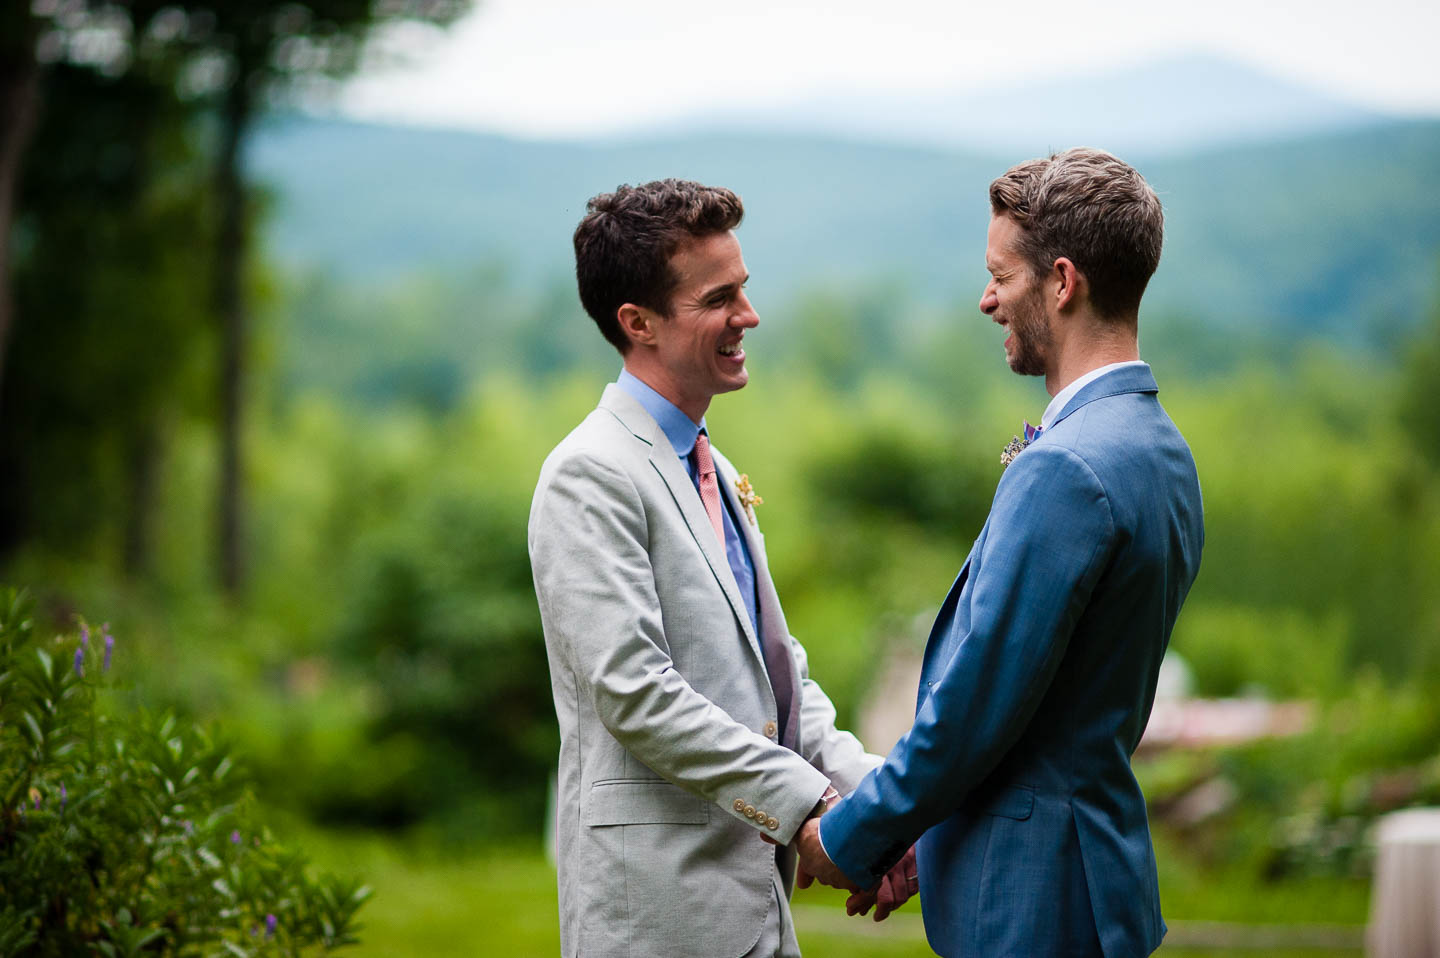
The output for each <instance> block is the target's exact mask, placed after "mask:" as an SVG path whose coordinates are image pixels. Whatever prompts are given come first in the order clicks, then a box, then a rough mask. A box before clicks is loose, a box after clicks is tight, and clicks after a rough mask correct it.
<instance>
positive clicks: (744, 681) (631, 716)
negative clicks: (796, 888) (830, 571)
mask: <svg viewBox="0 0 1440 958" xmlns="http://www.w3.org/2000/svg"><path fill="white" fill-rule="evenodd" d="M715 461H716V470H717V472H718V476H719V481H720V486H721V488H722V489H723V490H724V495H726V496H727V497H728V498H729V500H730V504H731V506H732V508H734V514H735V515H736V516H739V517H740V522H739V525H740V527H741V531H742V534H743V535H744V536H745V539H746V542H747V543H748V545H749V547H750V554H751V556H752V557H753V559H754V562H755V578H756V591H757V593H758V600H759V601H758V607H757V614H758V617H759V619H760V627H761V629H762V630H763V631H764V632H765V633H766V634H768V635H777V636H781V637H783V638H784V639H785V640H786V641H788V642H789V645H790V649H791V650H792V653H793V654H792V655H791V657H790V659H791V661H790V666H791V668H793V669H794V672H793V674H792V687H794V688H795V689H797V690H798V694H797V696H796V698H797V700H798V701H796V703H795V707H794V709H793V710H792V720H791V721H790V722H789V723H788V734H787V736H786V739H787V740H786V741H785V742H784V743H782V742H780V741H779V740H778V735H777V724H778V721H779V716H778V715H777V714H776V711H777V710H776V704H775V695H774V692H773V691H772V690H771V687H770V679H769V675H768V673H767V672H766V668H765V662H764V658H763V653H762V650H761V646H760V641H759V638H758V637H757V636H756V635H755V632H754V629H753V628H752V626H751V623H750V619H749V616H748V614H747V613H746V611H745V605H744V603H743V602H742V600H741V597H740V590H739V587H738V586H737V585H736V582H735V577H734V574H733V573H732V572H731V571H730V566H729V563H728V562H727V561H726V558H725V552H724V549H723V547H722V546H721V544H720V542H719V541H718V540H717V539H716V536H715V533H714V530H713V528H712V527H711V525H710V522H709V519H708V518H707V516H706V514H705V508H704V506H703V505H702V504H701V502H700V497H699V494H698V493H697V492H696V490H695V486H694V484H693V483H692V482H691V480H690V476H689V475H688V474H687V472H686V470H685V466H684V464H683V463H682V462H681V461H680V459H679V457H677V456H676V455H675V451H674V449H673V448H672V447H671V445H670V443H669V441H668V440H667V439H666V437H665V434H664V432H662V431H661V429H660V427H659V426H658V425H657V424H656V422H655V420H654V419H653V418H651V416H650V415H649V413H647V412H646V411H645V409H644V407H642V406H641V405H640V403H639V402H637V401H636V400H635V399H633V398H632V397H630V396H629V395H628V394H626V393H625V392H624V391H623V390H621V389H620V388H619V387H617V386H615V385H611V386H608V387H607V388H606V390H605V393H604V395H603V396H602V397H601V400H600V405H599V408H597V409H596V410H595V411H594V412H592V413H591V414H590V415H589V416H588V417H586V419H585V420H584V421H583V422H582V423H581V424H580V425H579V426H577V427H576V428H575V430H574V431H573V432H572V433H571V434H570V435H569V436H567V437H566V438H565V439H564V440H563V441H562V442H561V443H560V444H559V445H558V446H556V447H555V449H554V451H553V452H551V454H550V456H549V457H548V458H547V459H546V460H545V464H544V466H543V467H542V468H541V471H540V481H539V483H538V485H537V486H536V489H535V498H534V502H533V503H532V506H531V510H530V536H529V542H530V561H531V565H532V568H533V571H534V575H535V594H536V596H537V598H538V599H539V603H540V617H541V621H542V623H543V625H544V630H545V648H546V653H547V655H548V656H549V660H550V681H551V687H552V690H553V692H554V697H555V714H556V717H557V718H558V720H559V724H560V763H559V786H558V796H557V798H558V801H557V822H556V846H557V860H558V868H559V887H560V939H561V950H562V952H563V953H564V955H566V956H567V958H568V956H583V958H609V956H627V958H629V956H636V958H638V956H646V955H655V956H666V958H686V956H695V958H701V956H703V958H717V956H738V955H743V954H744V953H745V952H746V951H748V950H749V949H750V948H751V947H752V946H753V945H754V944H755V942H756V941H757V939H758V938H759V935H760V932H761V930H762V926H763V923H764V921H765V917H766V913H767V910H768V908H769V905H770V901H771V899H772V897H773V892H772V887H773V885H772V880H773V874H774V869H775V866H776V850H775V847H774V846H772V845H768V844H766V843H764V842H763V841H761V836H762V835H766V836H769V837H770V838H773V839H774V840H775V841H777V842H779V843H780V844H782V845H784V844H787V843H788V842H789V841H790V840H791V839H792V838H793V836H794V833H795V831H796V830H797V829H798V828H799V826H800V823H801V822H802V821H803V820H804V819H805V817H806V815H807V814H808V813H809V812H810V811H811V809H812V808H813V807H814V805H815V803H816V801H817V799H819V797H820V795H821V793H822V792H823V791H824V790H825V786H826V785H827V783H830V782H833V783H834V785H835V787H836V788H838V789H839V790H840V791H841V792H848V791H850V790H851V789H852V788H853V787H854V786H855V783H856V782H858V781H859V780H860V778H861V777H863V776H864V774H865V773H866V772H868V771H869V770H870V769H871V768H873V767H875V765H877V764H878V763H879V762H880V757H879V756H874V755H869V754H867V753H866V752H865V751H864V749H863V748H862V747H861V746H860V743H859V742H858V741H857V740H856V739H855V737H854V736H852V735H850V734H849V733H848V732H841V731H838V730H837V729H836V728H835V709H834V707H833V706H832V705H831V704H830V701H829V699H827V698H826V696H825V693H824V692H822V691H821V690H820V687H819V686H818V685H816V684H815V683H813V682H812V681H810V680H809V678H808V675H807V669H806V660H805V652H804V649H802V648H801V646H800V643H799V642H797V641H795V640H794V639H793V638H791V637H790V633H789V630H788V628H787V627H786V624H785V616H784V614H783V613H782V612H781V610H780V602H779V599H778V598H777V596H776V594H775V585H774V583H773V582H772V581H771V579H770V572H769V569H768V568H767V566H766V560H765V540H764V537H763V536H762V535H761V534H760V530H759V528H758V526H756V525H755V524H754V523H753V522H752V521H751V520H750V518H749V517H748V516H747V515H746V513H745V512H744V511H743V510H742V509H741V508H740V507H739V504H738V502H737V501H736V498H735V495H736V493H735V478H736V473H735V470H734V467H732V466H731V464H730V463H729V461H728V460H726V459H725V457H724V456H722V455H720V454H719V453H718V452H717V453H716V454H715ZM787 746H788V747H787ZM781 870H782V874H783V875H784V878H785V882H786V887H787V890H788V888H789V884H790V882H791V881H792V880H793V874H794V862H793V858H792V857H791V856H790V854H789V852H788V850H787V851H785V852H782V854H781Z"/></svg>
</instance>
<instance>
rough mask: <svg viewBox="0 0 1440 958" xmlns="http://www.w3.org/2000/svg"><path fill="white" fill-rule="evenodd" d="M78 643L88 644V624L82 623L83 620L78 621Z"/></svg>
mask: <svg viewBox="0 0 1440 958" xmlns="http://www.w3.org/2000/svg"><path fill="white" fill-rule="evenodd" d="M80 644H81V645H89V644H90V626H88V625H86V624H85V623H83V622H82V623H80Z"/></svg>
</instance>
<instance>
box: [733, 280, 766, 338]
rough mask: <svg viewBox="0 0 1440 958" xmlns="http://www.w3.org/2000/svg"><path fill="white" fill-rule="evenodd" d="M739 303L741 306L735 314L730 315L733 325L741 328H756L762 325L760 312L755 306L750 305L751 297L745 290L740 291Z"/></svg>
mask: <svg viewBox="0 0 1440 958" xmlns="http://www.w3.org/2000/svg"><path fill="white" fill-rule="evenodd" d="M737 305H738V306H739V307H740V308H739V309H738V310H736V312H735V315H733V316H731V317H730V325H731V326H736V327H738V328H740V329H754V328H755V327H756V326H759V325H760V314H759V313H757V312H755V307H754V306H752V305H750V297H748V296H746V295H745V291H744V290H741V291H740V299H739V301H738V303H737Z"/></svg>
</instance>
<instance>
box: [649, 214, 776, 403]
mask: <svg viewBox="0 0 1440 958" xmlns="http://www.w3.org/2000/svg"><path fill="white" fill-rule="evenodd" d="M670 269H671V270H672V271H673V272H674V274H675V276H676V277H677V279H678V282H677V283H676V286H675V291H674V293H673V294H672V295H671V297H670V315H669V316H668V317H665V316H658V315H656V314H655V313H653V312H650V311H649V310H643V313H644V314H648V315H645V317H644V318H645V321H646V327H647V329H648V330H649V332H648V336H647V337H646V338H645V339H639V341H637V343H636V348H632V349H631V350H630V351H629V352H628V353H627V354H626V356H625V364H626V368H627V369H630V371H631V372H632V373H633V374H635V375H636V376H638V377H639V378H640V379H642V380H644V381H645V382H646V383H648V384H649V385H650V387H651V388H653V389H654V390H655V391H656V392H658V393H660V394H661V395H662V396H664V397H665V398H666V399H669V400H670V401H671V402H673V403H674V404H675V405H676V406H678V407H679V408H680V410H681V411H682V412H684V413H685V414H686V415H687V416H689V417H690V418H691V419H693V420H695V421H696V422H699V421H700V419H701V417H702V416H704V415H705V410H706V409H707V408H709V405H710V400H711V399H713V398H714V397H715V396H718V395H719V394H721V393H728V392H733V391H734V390H736V389H740V388H741V387H743V386H744V385H745V384H746V383H747V382H749V381H750V373H749V372H748V371H747V370H746V369H745V350H744V349H743V348H742V347H741V343H740V341H741V339H743V338H744V336H745V331H746V330H748V329H753V328H754V327H755V326H757V325H758V324H759V323H760V317H759V316H757V315H756V314H755V309H754V307H752V306H751V305H750V300H749V298H747V297H746V295H745V283H746V281H747V280H748V279H749V278H750V274H749V272H748V271H747V270H746V269H745V260H744V259H743V258H742V257H741V255H740V241H739V240H738V239H736V238H735V234H734V233H733V232H725V233H714V234H712V235H710V236H704V237H699V238H697V239H694V240H691V241H690V242H687V243H684V244H683V245H681V247H680V248H679V249H678V250H676V252H675V255H673V256H671V257H670ZM621 322H622V325H624V324H625V320H624V319H623V317H622V320H621Z"/></svg>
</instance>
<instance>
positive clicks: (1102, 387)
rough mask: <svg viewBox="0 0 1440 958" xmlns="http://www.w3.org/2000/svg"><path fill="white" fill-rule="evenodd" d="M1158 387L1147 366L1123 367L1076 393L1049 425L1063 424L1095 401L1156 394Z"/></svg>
mask: <svg viewBox="0 0 1440 958" xmlns="http://www.w3.org/2000/svg"><path fill="white" fill-rule="evenodd" d="M1159 391H1160V387H1159V386H1157V385H1156V384H1155V374H1154V373H1153V372H1151V371H1150V367H1149V366H1125V367H1123V368H1121V369H1116V370H1113V371H1111V372H1108V373H1106V374H1105V375H1103V376H1101V377H1100V378H1099V379H1097V380H1095V381H1094V382H1092V383H1088V384H1087V385H1086V386H1085V388H1083V389H1081V390H1080V391H1079V392H1078V393H1076V394H1075V395H1074V396H1073V397H1072V398H1071V399H1070V401H1069V402H1067V403H1066V404H1065V408H1064V409H1062V410H1060V415H1058V416H1056V417H1055V422H1054V423H1052V424H1051V428H1052V429H1053V428H1054V427H1055V425H1056V424H1058V423H1060V422H1063V421H1064V420H1065V417H1066V416H1069V415H1070V414H1071V413H1073V412H1074V411H1075V410H1077V409H1079V408H1080V407H1081V406H1084V405H1085V404H1087V403H1092V402H1094V401H1095V400H1097V399H1108V398H1109V397H1111V396H1121V395H1124V394H1126V393H1158V392H1159Z"/></svg>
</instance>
